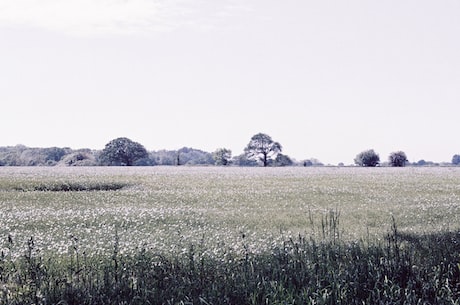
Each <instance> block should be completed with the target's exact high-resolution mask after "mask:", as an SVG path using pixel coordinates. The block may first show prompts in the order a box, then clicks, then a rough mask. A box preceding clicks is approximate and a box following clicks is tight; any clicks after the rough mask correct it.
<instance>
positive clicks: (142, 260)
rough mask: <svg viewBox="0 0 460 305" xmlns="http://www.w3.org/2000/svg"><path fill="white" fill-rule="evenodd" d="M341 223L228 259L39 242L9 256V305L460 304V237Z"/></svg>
mask: <svg viewBox="0 0 460 305" xmlns="http://www.w3.org/2000/svg"><path fill="white" fill-rule="evenodd" d="M331 217H332V219H334V220H331ZM338 219H339V218H338V215H337V214H335V213H333V212H331V213H330V215H328V216H327V219H326V217H324V218H323V221H322V224H321V227H322V228H324V233H325V234H324V236H323V238H320V239H314V238H311V237H307V236H302V235H299V236H297V237H296V238H288V239H286V240H285V241H284V242H282V243H279V244H277V245H274V246H273V247H272V249H271V250H270V251H264V252H257V253H255V252H254V251H252V250H251V249H250V247H249V246H248V245H246V244H245V236H244V235H242V236H241V238H240V242H241V244H242V247H241V249H242V251H240V252H235V251H231V252H228V253H226V254H225V255H223V256H222V257H214V256H210V255H207V254H206V249H205V248H204V246H203V245H201V244H190V245H189V247H188V250H187V251H186V252H185V253H183V254H176V255H173V256H164V255H161V254H158V253H155V252H154V251H153V250H147V249H138V251H136V252H135V253H134V254H122V251H120V248H119V244H118V237H117V236H115V237H114V242H113V249H112V251H111V252H110V253H87V252H83V253H82V252H81V251H80V249H79V247H78V243H77V241H76V240H75V241H73V244H72V249H73V251H71V252H69V254H68V255H65V256H62V255H61V256H44V255H42V254H41V251H40V249H37V248H36V247H35V244H34V241H33V239H30V240H28V241H27V250H26V251H25V253H24V254H23V255H22V256H20V258H18V259H14V258H13V257H14V255H13V256H12V255H10V254H8V253H2V254H1V258H0V304H12V305H13V304H69V305H70V304H460V257H459V253H460V231H457V232H444V233H439V234H424V235H411V234H406V233H405V234H402V233H399V232H398V230H397V228H396V225H395V224H394V225H393V227H392V229H391V231H390V232H389V233H388V235H387V236H386V238H385V239H384V240H383V241H380V242H379V241H376V240H374V241H369V240H361V241H355V242H350V241H344V240H343V239H341V238H340V236H339V235H337V234H336V232H338V229H339V228H338V227H337V226H336V224H337V221H338ZM326 220H327V221H326ZM12 242H13V241H12V240H11V239H9V240H7V241H5V243H7V244H8V243H12Z"/></svg>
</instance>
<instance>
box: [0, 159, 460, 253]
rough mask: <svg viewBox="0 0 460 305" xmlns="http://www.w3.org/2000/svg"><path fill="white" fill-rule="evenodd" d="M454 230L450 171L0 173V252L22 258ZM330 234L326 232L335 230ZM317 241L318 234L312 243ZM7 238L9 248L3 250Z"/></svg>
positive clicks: (455, 182)
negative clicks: (34, 253)
mask: <svg viewBox="0 0 460 305" xmlns="http://www.w3.org/2000/svg"><path fill="white" fill-rule="evenodd" d="M392 219H394V220H395V222H396V224H397V226H398V230H399V231H405V232H411V233H430V232H440V231H445V230H457V229H459V228H460V221H459V220H460V168H439V167H437V168H412V167H406V168H345V167H344V168H335V167H334V168H329V167H324V168H301V167H287V168H239V167H87V168H85V167H82V168H68V167H59V168H58V167H46V168H44V167H43V168H37V167H17V168H15V167H4V168H0V224H1V226H0V238H1V239H0V248H1V250H2V251H3V253H4V254H5V255H7V254H8V253H10V254H12V255H21V253H23V251H22V250H21V249H22V248H24V249H25V248H26V247H27V241H28V240H30V238H33V240H34V243H35V246H36V248H37V249H40V251H42V253H49V254H61V253H62V254H65V253H68V252H69V251H75V249H77V250H78V251H81V253H83V252H86V253H104V252H110V251H112V250H113V245H114V242H115V240H117V242H118V243H119V248H120V251H122V252H130V251H138V250H139V249H142V248H145V249H149V250H151V251H153V252H155V253H157V252H158V253H161V254H167V253H173V254H177V253H181V252H186V251H187V249H188V248H189V246H190V245H191V244H194V245H201V246H203V247H202V248H203V251H205V252H207V253H206V254H209V255H211V256H216V257H220V256H225V255H226V253H227V251H233V250H236V251H239V249H242V247H249V249H251V251H252V252H258V251H263V250H264V249H267V248H269V247H271V245H273V244H274V243H278V242H279V241H280V240H283V239H286V237H289V236H297V235H299V234H301V235H303V236H309V235H312V236H314V237H321V236H322V235H325V234H330V232H327V230H328V227H331V226H328V225H327V223H326V222H330V221H331V220H334V221H337V222H339V223H337V224H334V227H338V228H339V231H337V232H334V234H340V235H341V237H342V238H344V239H354V240H361V239H362V240H367V239H372V240H376V239H377V240H378V239H381V238H384V236H385V235H386V234H387V232H388V231H390V229H391V225H392V222H393V220H392ZM336 225H337V226H336ZM323 237H324V236H323ZM8 240H10V241H11V240H12V241H13V243H12V244H11V243H8Z"/></svg>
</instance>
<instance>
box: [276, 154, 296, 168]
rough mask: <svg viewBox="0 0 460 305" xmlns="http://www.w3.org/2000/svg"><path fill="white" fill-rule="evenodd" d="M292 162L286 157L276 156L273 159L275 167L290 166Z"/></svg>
mask: <svg viewBox="0 0 460 305" xmlns="http://www.w3.org/2000/svg"><path fill="white" fill-rule="evenodd" d="M293 164H294V162H293V161H292V160H291V158H289V156H287V155H283V154H278V155H277V156H276V159H275V166H292V165H293Z"/></svg>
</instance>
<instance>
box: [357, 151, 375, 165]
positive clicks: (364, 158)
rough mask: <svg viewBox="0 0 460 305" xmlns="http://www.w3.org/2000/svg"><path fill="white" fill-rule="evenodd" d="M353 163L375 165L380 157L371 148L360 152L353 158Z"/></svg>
mask: <svg viewBox="0 0 460 305" xmlns="http://www.w3.org/2000/svg"><path fill="white" fill-rule="evenodd" d="M355 163H356V164H357V165H359V166H367V167H375V166H377V165H379V163H380V157H379V155H378V154H377V153H376V152H375V151H374V150H373V149H369V150H365V151H363V152H360V153H359V154H358V155H357V156H356V158H355Z"/></svg>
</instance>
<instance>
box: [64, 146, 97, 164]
mask: <svg viewBox="0 0 460 305" xmlns="http://www.w3.org/2000/svg"><path fill="white" fill-rule="evenodd" d="M58 165H61V166H95V165H96V158H95V157H94V155H93V154H92V152H91V151H90V150H89V149H82V150H79V151H75V152H72V153H70V154H67V155H66V156H64V157H63V158H62V160H61V161H60V162H59V163H58Z"/></svg>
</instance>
